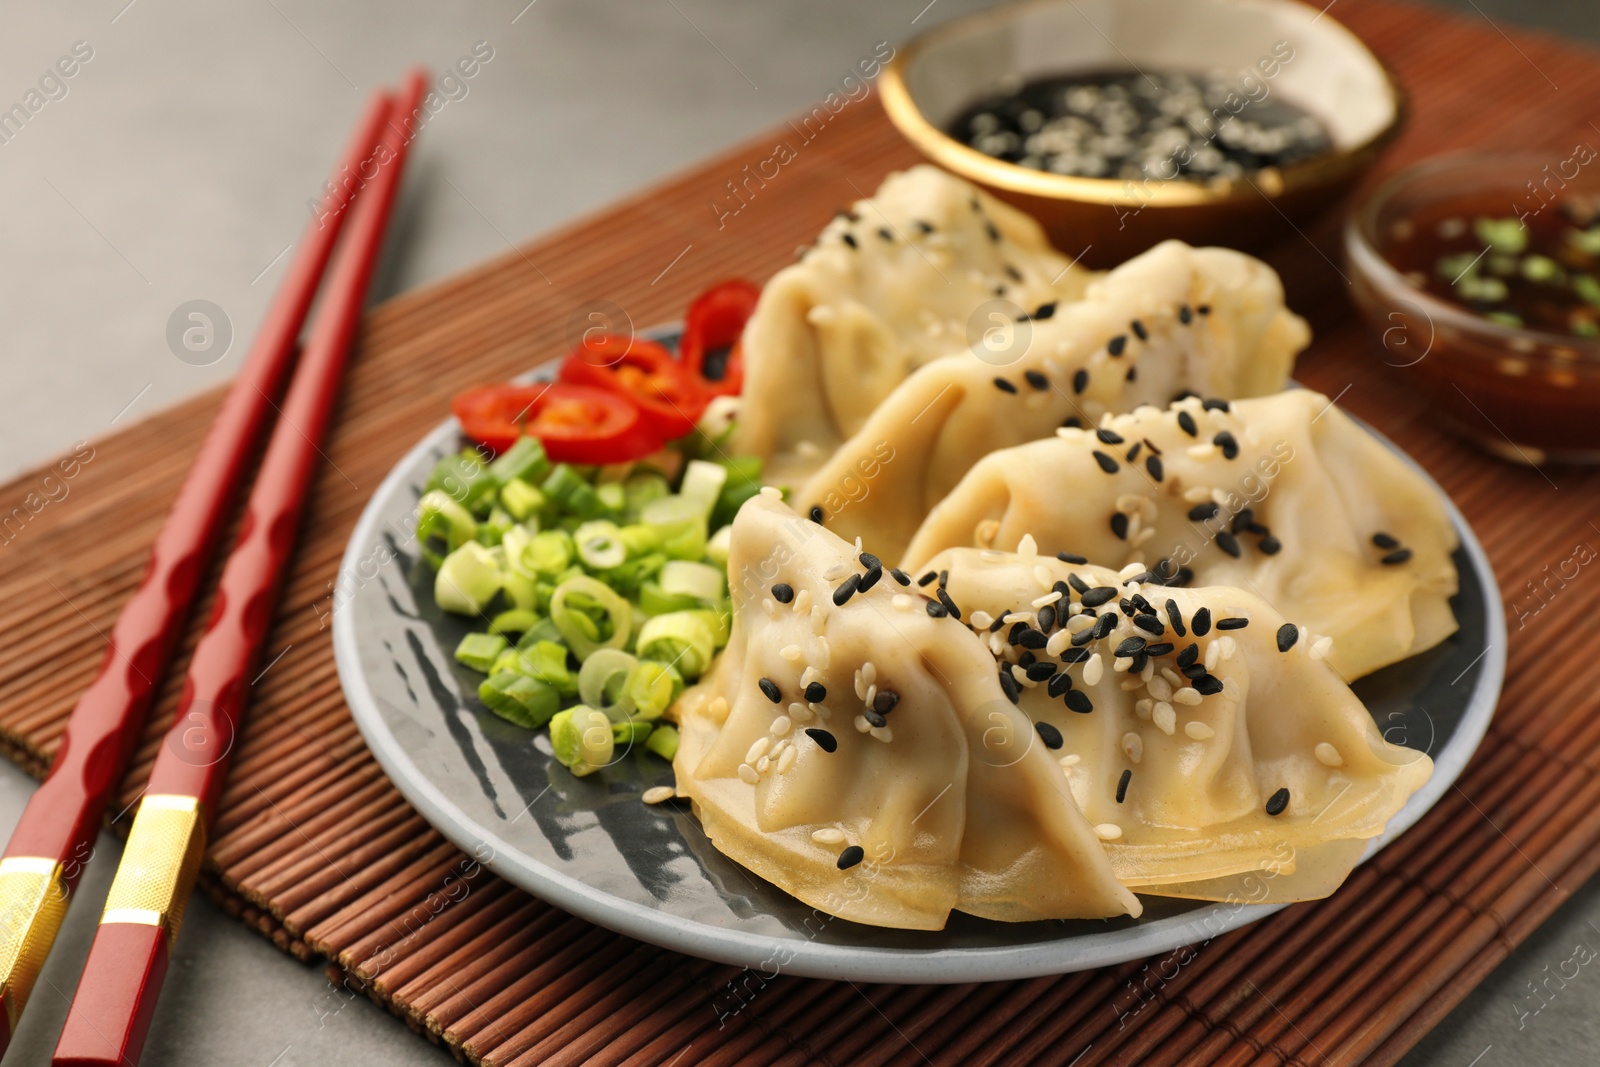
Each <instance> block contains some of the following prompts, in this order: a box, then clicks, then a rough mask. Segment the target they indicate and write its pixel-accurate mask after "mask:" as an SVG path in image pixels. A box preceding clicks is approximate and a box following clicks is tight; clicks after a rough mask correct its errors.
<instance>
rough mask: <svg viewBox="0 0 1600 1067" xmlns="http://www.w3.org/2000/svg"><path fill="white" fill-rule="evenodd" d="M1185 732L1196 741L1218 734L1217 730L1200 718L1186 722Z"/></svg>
mask: <svg viewBox="0 0 1600 1067" xmlns="http://www.w3.org/2000/svg"><path fill="white" fill-rule="evenodd" d="M1183 732H1184V733H1186V734H1188V735H1189V736H1190V737H1192V738H1194V739H1195V740H1196V741H1205V740H1207V739H1208V738H1212V737H1215V736H1216V735H1217V731H1215V730H1213V729H1212V728H1211V727H1210V726H1207V725H1206V724H1205V723H1203V722H1201V721H1199V720H1198V719H1196V720H1194V721H1192V722H1188V723H1185V724H1184V727H1183Z"/></svg>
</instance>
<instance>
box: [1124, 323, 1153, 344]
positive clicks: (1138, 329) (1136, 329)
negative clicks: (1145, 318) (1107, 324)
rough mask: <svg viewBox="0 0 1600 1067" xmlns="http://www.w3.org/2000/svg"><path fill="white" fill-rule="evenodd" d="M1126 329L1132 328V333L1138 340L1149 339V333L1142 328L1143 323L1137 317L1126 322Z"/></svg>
mask: <svg viewBox="0 0 1600 1067" xmlns="http://www.w3.org/2000/svg"><path fill="white" fill-rule="evenodd" d="M1128 329H1130V330H1132V331H1133V335H1134V336H1135V337H1137V338H1138V339H1139V340H1141V341H1148V340H1150V334H1149V332H1148V331H1147V330H1146V329H1145V328H1144V323H1142V322H1140V321H1139V320H1138V319H1134V320H1133V321H1132V322H1130V323H1128Z"/></svg>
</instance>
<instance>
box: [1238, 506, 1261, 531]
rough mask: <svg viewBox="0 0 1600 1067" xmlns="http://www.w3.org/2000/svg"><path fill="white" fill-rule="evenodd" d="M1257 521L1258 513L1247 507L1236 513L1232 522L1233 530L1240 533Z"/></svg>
mask: <svg viewBox="0 0 1600 1067" xmlns="http://www.w3.org/2000/svg"><path fill="white" fill-rule="evenodd" d="M1255 521H1256V513H1255V512H1254V511H1252V510H1250V509H1249V508H1245V509H1244V510H1243V511H1240V512H1237V513H1235V514H1234V516H1233V523H1232V529H1233V532H1234V533H1238V532H1239V531H1240V530H1244V529H1248V528H1249V527H1250V526H1252V525H1254V524H1255Z"/></svg>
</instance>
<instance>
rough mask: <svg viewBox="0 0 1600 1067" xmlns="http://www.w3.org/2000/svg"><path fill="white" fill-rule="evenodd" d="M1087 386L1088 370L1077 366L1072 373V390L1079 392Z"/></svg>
mask: <svg viewBox="0 0 1600 1067" xmlns="http://www.w3.org/2000/svg"><path fill="white" fill-rule="evenodd" d="M1087 388H1089V372H1088V371H1087V370H1085V369H1083V368H1082V367H1079V368H1078V369H1077V370H1076V371H1075V372H1073V375H1072V391H1073V392H1074V393H1081V392H1083V391H1084V390H1085V389H1087Z"/></svg>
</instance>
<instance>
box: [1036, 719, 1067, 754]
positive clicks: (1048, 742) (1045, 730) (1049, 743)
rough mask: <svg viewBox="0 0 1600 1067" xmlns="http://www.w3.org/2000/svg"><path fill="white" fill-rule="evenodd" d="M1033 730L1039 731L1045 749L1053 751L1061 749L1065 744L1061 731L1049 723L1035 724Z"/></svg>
mask: <svg viewBox="0 0 1600 1067" xmlns="http://www.w3.org/2000/svg"><path fill="white" fill-rule="evenodd" d="M1033 728H1034V729H1035V730H1038V731H1039V740H1041V741H1043V742H1044V747H1045V748H1048V749H1051V750H1052V751H1053V750H1055V749H1058V748H1060V747H1061V745H1062V744H1063V742H1062V740H1061V731H1060V730H1057V729H1056V728H1055V727H1054V726H1051V725H1050V724H1049V723H1047V722H1036V723H1034V724H1033Z"/></svg>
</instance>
